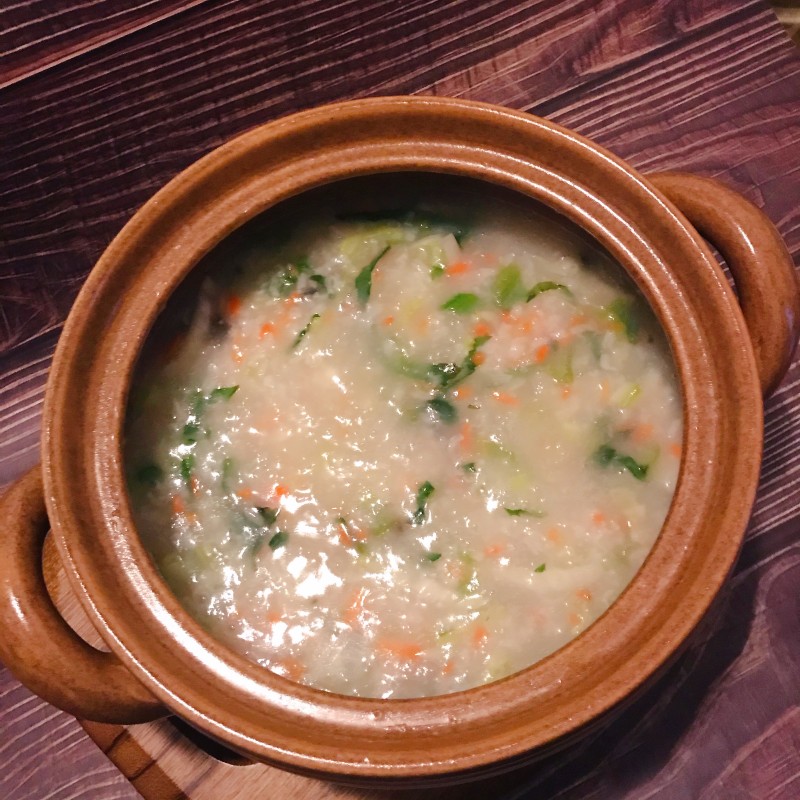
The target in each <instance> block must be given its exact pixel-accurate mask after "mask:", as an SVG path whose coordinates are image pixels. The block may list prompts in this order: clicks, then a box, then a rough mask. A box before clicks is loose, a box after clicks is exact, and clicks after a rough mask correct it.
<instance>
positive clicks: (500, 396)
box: [492, 392, 519, 406]
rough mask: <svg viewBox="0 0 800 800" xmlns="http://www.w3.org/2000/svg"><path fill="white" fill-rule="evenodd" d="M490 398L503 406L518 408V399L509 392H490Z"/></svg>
mask: <svg viewBox="0 0 800 800" xmlns="http://www.w3.org/2000/svg"><path fill="white" fill-rule="evenodd" d="M492 397H494V399H495V400H497V402H498V403H502V404H503V405H504V406H518V405H519V397H517V396H516V395H515V394H510V393H509V392H492Z"/></svg>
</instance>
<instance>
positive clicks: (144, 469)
mask: <svg viewBox="0 0 800 800" xmlns="http://www.w3.org/2000/svg"><path fill="white" fill-rule="evenodd" d="M163 477H164V470H162V469H161V467H159V466H158V464H143V465H142V466H141V467H139V469H137V470H136V480H137V481H138V482H139V483H142V484H144V485H145V486H156V485H158V484H159V483H160V482H161V479H162V478H163Z"/></svg>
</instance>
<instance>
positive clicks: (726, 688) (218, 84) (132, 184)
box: [0, 0, 800, 800]
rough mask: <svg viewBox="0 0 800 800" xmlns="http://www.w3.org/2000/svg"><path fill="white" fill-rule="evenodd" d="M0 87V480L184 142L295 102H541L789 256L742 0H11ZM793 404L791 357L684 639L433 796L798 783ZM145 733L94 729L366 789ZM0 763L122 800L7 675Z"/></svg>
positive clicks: (777, 33) (789, 209)
mask: <svg viewBox="0 0 800 800" xmlns="http://www.w3.org/2000/svg"><path fill="white" fill-rule="evenodd" d="M2 84H6V85H5V86H4V87H3V88H0V112H2V116H0V119H2V120H3V124H2V126H0V152H2V153H3V158H2V159H0V226H1V227H2V235H0V259H2V262H3V267H4V268H3V270H2V272H1V273H0V485H2V484H7V483H8V482H9V481H10V480H12V479H13V478H14V477H15V476H16V475H18V474H20V473H21V472H22V471H23V469H25V468H26V467H27V466H28V465H30V464H32V463H34V462H35V460H36V458H37V446H38V436H39V433H38V431H39V414H40V410H41V402H42V393H43V386H44V381H45V377H46V373H47V368H48V365H49V361H50V358H51V357H52V352H53V349H54V346H55V342H56V340H57V337H58V333H59V331H60V328H61V325H62V324H63V321H64V318H65V316H66V314H67V312H68V310H69V307H70V305H71V304H72V302H73V300H74V297H75V294H76V292H77V290H78V289H79V287H80V285H81V284H82V282H83V279H84V278H85V276H86V274H87V272H88V270H89V269H90V268H91V265H92V264H93V263H94V261H95V260H96V259H97V257H98V256H99V255H100V253H101V252H102V250H103V249H104V248H105V246H106V245H107V244H108V242H109V241H110V240H111V238H112V237H113V236H114V235H115V233H116V232H117V231H118V230H119V229H120V228H121V227H122V225H123V224H124V223H125V221H126V220H127V219H128V218H130V216H131V214H132V213H133V212H134V211H135V209H136V208H137V207H138V206H139V205H141V203H142V202H144V201H145V200H146V199H147V198H148V197H149V196H150V195H151V194H152V193H153V192H154V191H155V190H156V189H157V188H158V187H159V186H161V185H163V183H165V182H166V181H167V180H169V178H170V177H172V176H173V175H175V174H176V173H177V172H178V171H179V170H180V169H182V168H184V167H185V166H187V165H188V164H189V163H191V162H192V161H193V160H195V159H196V158H197V157H199V156H200V155H202V154H204V153H206V152H208V151H209V150H210V149H211V148H213V147H215V146H217V145H219V144H221V143H222V142H223V141H225V140H226V139H228V138H230V137H231V136H233V135H235V134H237V133H239V132H241V131H243V130H246V129H247V128H249V127H251V126H253V125H255V124H259V123H261V122H265V121H267V120H269V119H273V118H275V117H277V116H279V115H282V114H286V113H289V112H291V111H295V110H298V109H301V108H306V107H309V106H311V105H316V104H319V103H324V102H329V101H332V100H337V99H342V98H346V97H353V96H364V95H370V94H373V95H374V94H387V93H429V94H446V95H454V96H461V97H467V98H472V99H478V100H486V101H490V102H496V103H501V104H505V105H509V106H512V107H515V108H521V109H526V110H529V111H533V112H534V113H538V114H543V115H546V116H549V117H550V118H551V119H554V120H556V121H558V122H561V123H562V124H565V125H568V126H569V127H573V128H574V129H576V130H578V131H580V132H582V133H584V134H586V135H588V136H590V137H592V138H594V139H595V140H596V141H598V142H600V143H601V144H604V145H605V146H607V147H609V148H610V149H612V150H613V151H615V152H616V153H618V154H620V155H622V156H623V157H625V158H627V159H629V160H630V161H631V162H632V163H633V164H634V165H635V166H637V167H639V168H640V169H642V170H643V171H655V170H661V169H682V170H687V171H693V172H697V173H700V174H705V175H709V176H712V177H717V178H719V179H721V180H723V181H724V182H726V183H727V184H729V185H731V186H733V187H734V188H737V189H739V190H740V191H742V192H743V193H745V194H746V195H747V196H748V197H750V199H752V200H753V201H754V202H756V204H757V205H759V206H761V207H762V208H764V210H765V211H766V212H767V213H768V214H769V216H770V217H771V218H772V219H773V221H774V222H775V223H776V224H777V226H778V228H779V230H780V232H781V234H782V235H783V236H784V237H785V239H786V241H787V244H788V246H789V249H790V251H791V252H792V254H793V256H794V258H795V261H796V263H797V262H800V191H799V190H798V186H800V180H798V178H800V56H799V55H798V50H797V49H796V48H794V47H793V46H792V44H791V42H790V40H789V39H788V37H787V36H786V35H785V33H784V32H783V31H782V30H781V27H780V25H779V24H778V22H777V20H776V18H775V16H774V14H773V13H772V12H771V11H770V9H769V8H768V6H767V5H766V4H765V3H763V2H762V0H746V1H745V2H739V1H738V0H661V2H658V3H642V2H640V0H618V1H617V2H612V0H600V2H593V1H592V0H577V2H566V0H565V1H564V2H552V0H519V1H514V2H512V1H511V0H487V1H486V2H481V3H474V2H471V0H456V1H455V2H450V3H446V4H445V3H437V2H434V0H408V1H407V2H401V1H400V0H338V1H337V2H332V1H330V0H329V1H328V2H323V1H322V0H300V2H298V3H294V4H286V3H281V2H277V0H276V1H275V2H257V1H256V0H238V1H237V2H233V0H221V1H220V2H214V3H210V2H179V0H164V1H163V2H161V1H159V2H156V1H155V0H150V2H147V1H145V2H142V3H139V4H123V3H119V2H103V3H99V2H96V0H84V1H83V2H77V1H76V0H64V2H60V3H45V2H43V0H28V1H27V2H14V3H10V4H7V6H6V8H5V9H3V24H2V30H0V85H2ZM799 409H800V365H799V364H798V362H797V360H796V361H795V364H794V366H793V368H792V370H791V371H790V373H789V375H788V376H787V378H786V380H785V381H784V383H783V385H782V387H781V388H780V390H779V391H778V393H777V394H776V395H775V396H774V397H773V398H772V399H771V400H770V402H769V403H768V405H767V417H766V438H765V454H764V465H763V469H762V482H761V487H760V490H759V495H758V500H757V504H756V508H755V511H754V516H753V519H752V522H751V525H750V528H749V531H748V537H747V540H746V542H745V546H744V549H743V552H742V556H741V559H740V562H739V566H738V568H737V571H736V573H735V575H734V576H733V578H732V580H731V581H730V583H729V585H728V587H727V589H726V592H725V594H724V596H723V597H722V598H721V599H720V601H719V602H718V604H717V607H716V608H715V610H714V613H713V614H711V615H710V616H709V619H708V620H707V621H706V623H705V625H704V626H703V629H702V630H701V631H699V632H698V634H697V635H696V636H695V637H694V639H693V641H692V643H691V646H690V647H689V649H688V650H687V652H686V653H685V654H684V655H683V656H682V657H681V658H680V659H679V660H678V662H676V664H674V665H673V667H672V668H671V669H670V670H669V671H668V672H667V673H666V674H665V675H664V676H663V677H662V679H661V680H660V681H659V682H658V684H656V685H655V686H653V687H651V688H650V689H649V690H648V691H647V692H646V693H645V694H644V695H642V696H641V697H640V698H638V699H637V700H636V702H635V703H634V704H633V705H632V706H631V707H630V708H629V709H628V710H627V711H626V712H625V713H624V714H623V715H622V716H621V717H620V719H619V720H617V721H616V722H614V723H613V724H611V725H610V726H609V727H607V728H606V729H605V730H602V731H598V732H595V733H593V734H592V735H590V736H588V737H587V738H586V739H585V740H584V741H583V742H581V743H580V744H579V745H577V746H574V747H571V748H570V749H568V750H567V751H565V752H564V753H562V754H561V755H559V756H557V757H554V758H552V759H549V760H548V761H545V762H543V763H541V764H540V765H538V766H537V767H536V768H534V769H531V770H528V771H525V772H521V773H515V774H514V775H512V776H510V777H509V778H507V779H504V780H502V781H499V782H495V783H494V784H493V785H492V787H486V786H481V785H478V786H476V787H473V788H472V789H469V790H467V789H464V790H460V793H459V792H456V793H453V794H451V796H453V797H455V796H458V797H467V798H469V797H475V798H477V797H484V796H486V795H488V794H489V793H490V792H491V793H492V794H494V795H496V796H497V797H498V798H503V800H505V798H512V797H513V798H516V797H531V796H536V797H557V798H560V799H563V798H568V799H569V800H573V799H574V800H587V799H589V798H591V800H600V799H601V798H602V799H603V800H605V799H606V798H608V799H609V800H610V798H652V797H663V798H669V800H672V798H677V799H678V800H680V799H681V798H691V799H692V800H695V798H703V800H713V799H716V798H724V799H725V800H728V799H729V798H733V799H734V800H738V798H756V799H757V800H760V799H761V798H764V799H767V798H768V799H769V800H773V798H774V799H775V800H794V798H797V797H800V747H798V745H800V713H798V707H797V699H798V697H800V635H798V634H799V633H800V632H798V621H800V607H798V598H799V597H800V535H799V534H800V448H798V446H797V445H798V442H800V414H798V410H799ZM721 500H723V499H721ZM0 535H2V534H0ZM163 725H164V726H166V727H164V728H153V729H148V730H146V731H142V732H141V735H140V734H137V733H128V734H127V735H126V737H127V738H126V737H121V734H120V731H119V729H108V728H105V729H100V728H97V726H93V727H92V735H93V736H95V737H97V739H98V740H99V741H102V742H103V746H104V748H108V749H109V751H110V753H111V755H112V757H115V758H117V759H118V760H121V762H122V760H123V759H124V765H125V769H126V770H127V772H128V774H129V775H130V776H131V777H132V779H133V781H134V785H135V786H137V787H138V788H139V789H140V790H141V791H142V792H147V793H149V795H150V796H151V797H165V798H166V797H169V796H170V795H169V792H171V791H172V789H171V788H170V787H171V786H173V785H175V784H176V782H178V783H179V782H180V781H178V779H177V776H174V778H168V777H165V773H164V770H163V769H161V768H160V767H159V768H158V769H156V768H153V767H150V766H149V761H148V760H147V759H148V756H147V755H146V756H145V761H144V762H143V761H142V760H141V758H142V757H141V749H142V747H144V746H146V747H147V748H150V750H149V751H146V753H148V752H149V755H150V756H153V755H157V754H158V753H159V752H161V750H160V749H159V748H161V749H163V748H165V747H167V745H169V747H175V748H177V750H178V751H179V752H180V753H182V754H183V755H184V756H185V758H187V759H189V761H190V762H191V763H192V764H194V767H195V770H196V771H195V772H194V773H193V774H194V777H192V778H185V777H184V778H181V779H180V780H182V781H185V783H184V784H182V785H183V788H184V789H185V790H187V791H188V792H190V793H191V796H193V797H195V796H197V797H199V796H201V794H198V792H200V791H210V792H211V794H206V795H202V796H208V797H211V796H213V797H215V798H220V799H221V800H222V798H224V797H225V796H226V795H224V792H225V791H227V790H228V789H229V788H230V784H231V780H232V778H231V776H236V775H238V774H242V775H245V774H247V773H248V772H251V771H253V770H255V771H256V772H252V773H251V774H253V775H257V774H259V771H260V773H261V774H260V777H259V778H258V780H259V781H260V782H261V784H260V786H261V788H260V789H258V790H256V789H253V790H252V791H253V793H252V794H250V795H246V796H248V797H251V796H252V797H264V796H266V797H305V796H309V797H324V796H326V795H325V794H324V793H323V792H328V794H329V796H332V797H341V798H344V797H351V796H352V797H371V796H376V795H375V794H373V795H369V794H365V793H362V794H359V793H351V792H350V790H343V789H334V788H331V787H328V786H327V785H325V784H319V783H316V782H306V783H303V781H306V779H301V778H296V777H294V776H288V777H287V776H286V775H284V774H283V773H278V776H277V778H274V777H271V775H272V774H273V773H274V771H267V772H264V771H265V770H266V768H264V767H233V766H228V765H221V764H219V763H218V762H216V761H213V760H210V759H209V757H207V756H204V755H203V754H202V753H201V752H200V751H198V750H197V749H196V748H195V747H194V746H193V745H191V744H190V743H189V742H188V740H186V739H185V738H184V736H183V734H181V733H180V732H177V731H176V729H175V728H174V727H173V726H171V725H170V724H169V723H163ZM159 737H161V738H159ZM167 740H168V741H167ZM137 741H139V742H140V743H139V744H138V745H136V747H138V748H139V751H138V752H137V750H136V749H134V745H135V744H136V742H137ZM142 742H143V743H144V744H142ZM164 752H166V751H164ZM120 754H122V755H120ZM177 761H178V762H181V759H180V758H179V759H177ZM0 763H4V764H6V765H8V766H7V767H6V768H5V769H4V770H1V771H0V797H2V798H9V800H19V799H20V798H31V800H33V798H36V800H39V799H40V798H54V799H56V800H62V799H63V800H67V799H68V798H69V799H70V800H71V799H72V798H84V797H85V798H92V800H107V799H111V798H123V797H124V798H131V797H135V796H136V792H135V791H134V789H133V788H131V785H130V784H129V783H128V782H127V781H126V780H125V779H124V778H123V777H122V775H121V774H120V773H118V771H117V770H116V768H115V767H113V765H112V764H111V762H110V761H108V760H106V759H105V757H104V756H103V755H102V754H101V753H100V751H99V750H97V749H95V748H94V745H92V744H91V743H90V742H89V741H88V740H87V739H86V738H85V737H84V735H83V733H82V730H81V729H80V728H79V727H78V725H77V723H76V722H75V721H74V720H72V719H71V718H68V717H66V715H63V714H61V713H60V712H57V711H55V710H54V709H52V708H50V707H48V706H45V705H44V704H42V703H41V702H40V701H38V700H37V699H35V698H33V697H32V696H30V695H29V694H28V693H27V692H26V691H25V690H24V689H22V688H21V687H20V686H19V685H18V684H16V683H15V682H14V680H13V679H12V678H11V677H10V675H9V674H8V672H6V671H5V670H2V671H0ZM164 765H165V767H166V762H164ZM264 775H267V777H264ZM274 780H278V781H280V787H281V788H280V790H277V789H276V787H277V786H278V784H275V783H273V781H274ZM203 783H205V788H204V787H203ZM208 787H213V789H211V790H209V789H208ZM231 796H232V795H231ZM241 796H245V795H241ZM429 796H430V797H431V798H433V797H434V796H437V795H436V794H435V793H431V794H430V795H429ZM441 796H443V797H444V795H441Z"/></svg>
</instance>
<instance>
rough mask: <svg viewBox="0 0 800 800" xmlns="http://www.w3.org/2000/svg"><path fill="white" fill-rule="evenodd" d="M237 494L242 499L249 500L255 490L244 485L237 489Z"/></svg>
mask: <svg viewBox="0 0 800 800" xmlns="http://www.w3.org/2000/svg"><path fill="white" fill-rule="evenodd" d="M236 495H237V497H240V498H241V499H242V500H249V499H250V498H251V497H252V496H253V490H252V489H251V488H250V487H249V486H243V487H242V488H241V489H237V490H236Z"/></svg>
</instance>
